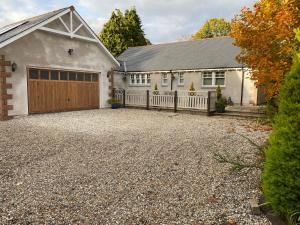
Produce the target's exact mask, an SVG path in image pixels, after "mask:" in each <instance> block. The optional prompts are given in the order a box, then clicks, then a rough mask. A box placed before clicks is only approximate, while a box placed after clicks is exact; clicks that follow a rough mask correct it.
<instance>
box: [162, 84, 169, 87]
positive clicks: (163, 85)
mask: <svg viewBox="0 0 300 225" xmlns="http://www.w3.org/2000/svg"><path fill="white" fill-rule="evenodd" d="M161 86H162V87H168V86H169V85H168V84H162V85H161Z"/></svg>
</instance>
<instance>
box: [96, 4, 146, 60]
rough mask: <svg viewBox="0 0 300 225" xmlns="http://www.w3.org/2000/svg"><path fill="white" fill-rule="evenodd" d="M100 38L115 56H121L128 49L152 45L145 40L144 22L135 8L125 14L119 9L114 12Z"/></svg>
mask: <svg viewBox="0 0 300 225" xmlns="http://www.w3.org/2000/svg"><path fill="white" fill-rule="evenodd" d="M99 38H100V40H101V42H102V43H103V44H104V45H105V47H106V48H107V49H108V50H109V51H110V52H111V53H112V54H113V55H114V56H118V55H120V54H121V53H122V52H124V51H125V50H126V49H127V48H128V47H134V46H142V45H147V44H150V41H149V40H148V39H146V38H145V34H144V31H143V29H142V22H141V19H140V17H139V16H138V14H137V12H136V9H135V8H133V9H130V10H126V11H125V14H123V13H122V12H121V11H120V10H119V9H117V10H115V11H114V12H112V14H111V17H110V19H109V21H108V22H107V23H106V24H105V25H104V27H103V29H102V31H101V33H100V34H99Z"/></svg>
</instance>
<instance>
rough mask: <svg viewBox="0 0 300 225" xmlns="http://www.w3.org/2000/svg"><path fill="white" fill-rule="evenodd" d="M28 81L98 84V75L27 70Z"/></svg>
mask: <svg viewBox="0 0 300 225" xmlns="http://www.w3.org/2000/svg"><path fill="white" fill-rule="evenodd" d="M28 75H29V79H34V80H39V79H40V80H49V81H56V80H61V81H80V82H98V79H99V76H98V75H99V74H98V73H84V72H76V71H59V70H46V69H33V68H29V70H28Z"/></svg>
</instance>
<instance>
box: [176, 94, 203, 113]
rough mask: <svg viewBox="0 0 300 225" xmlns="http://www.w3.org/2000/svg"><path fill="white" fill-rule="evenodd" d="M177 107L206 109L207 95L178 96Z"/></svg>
mask: <svg viewBox="0 0 300 225" xmlns="http://www.w3.org/2000/svg"><path fill="white" fill-rule="evenodd" d="M178 109H201V110H206V109H207V97H203V96H178Z"/></svg>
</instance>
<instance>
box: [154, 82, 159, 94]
mask: <svg viewBox="0 0 300 225" xmlns="http://www.w3.org/2000/svg"><path fill="white" fill-rule="evenodd" d="M153 94H154V95H159V91H158V87H157V84H155V86H154V91H153Z"/></svg>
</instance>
